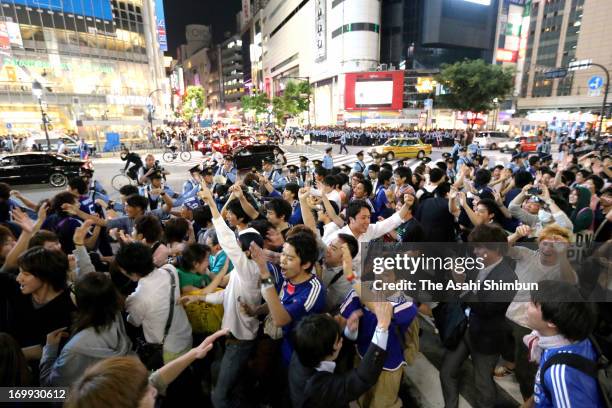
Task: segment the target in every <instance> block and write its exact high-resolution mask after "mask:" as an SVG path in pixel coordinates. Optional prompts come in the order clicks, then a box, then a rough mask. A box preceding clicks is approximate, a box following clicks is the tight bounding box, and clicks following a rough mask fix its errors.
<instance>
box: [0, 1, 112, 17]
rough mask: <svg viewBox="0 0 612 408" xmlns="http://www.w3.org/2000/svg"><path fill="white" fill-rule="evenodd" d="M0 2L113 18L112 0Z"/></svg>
mask: <svg viewBox="0 0 612 408" xmlns="http://www.w3.org/2000/svg"><path fill="white" fill-rule="evenodd" d="M0 3H7V4H13V3H14V4H21V5H23V6H28V7H32V8H41V9H48V10H53V11H58V12H63V13H69V14H78V15H82V16H89V17H95V18H100V19H103V20H112V19H113V12H112V10H111V2H110V0H87V1H80V0H0Z"/></svg>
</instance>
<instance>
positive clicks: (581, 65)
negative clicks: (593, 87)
mask: <svg viewBox="0 0 612 408" xmlns="http://www.w3.org/2000/svg"><path fill="white" fill-rule="evenodd" d="M591 65H593V60H591V59H583V60H578V61H572V62H570V63H569V65H568V68H567V69H568V70H570V71H577V70H582V69H589V68H591Z"/></svg>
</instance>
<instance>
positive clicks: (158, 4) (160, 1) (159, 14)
mask: <svg viewBox="0 0 612 408" xmlns="http://www.w3.org/2000/svg"><path fill="white" fill-rule="evenodd" d="M155 22H156V24H157V41H158V42H159V49H161V50H162V52H166V51H168V38H167V37H166V16H165V14H164V0H155Z"/></svg>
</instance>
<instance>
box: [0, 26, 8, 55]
mask: <svg viewBox="0 0 612 408" xmlns="http://www.w3.org/2000/svg"><path fill="white" fill-rule="evenodd" d="M0 50H3V51H10V50H11V40H10V38H9V34H8V30H7V28H6V23H5V22H4V21H0Z"/></svg>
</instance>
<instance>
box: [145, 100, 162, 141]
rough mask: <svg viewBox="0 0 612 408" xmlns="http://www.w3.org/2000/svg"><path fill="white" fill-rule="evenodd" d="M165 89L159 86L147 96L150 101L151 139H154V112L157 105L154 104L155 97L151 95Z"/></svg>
mask: <svg viewBox="0 0 612 408" xmlns="http://www.w3.org/2000/svg"><path fill="white" fill-rule="evenodd" d="M162 91H163V89H160V88H157V89H156V90H154V91H152V92H151V93H150V94H149V97H148V98H147V102H149V103H150V105H149V126H150V128H151V139H153V112H154V111H155V106H153V99H151V97H152V96H153V94H154V93H155V92H162Z"/></svg>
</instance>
